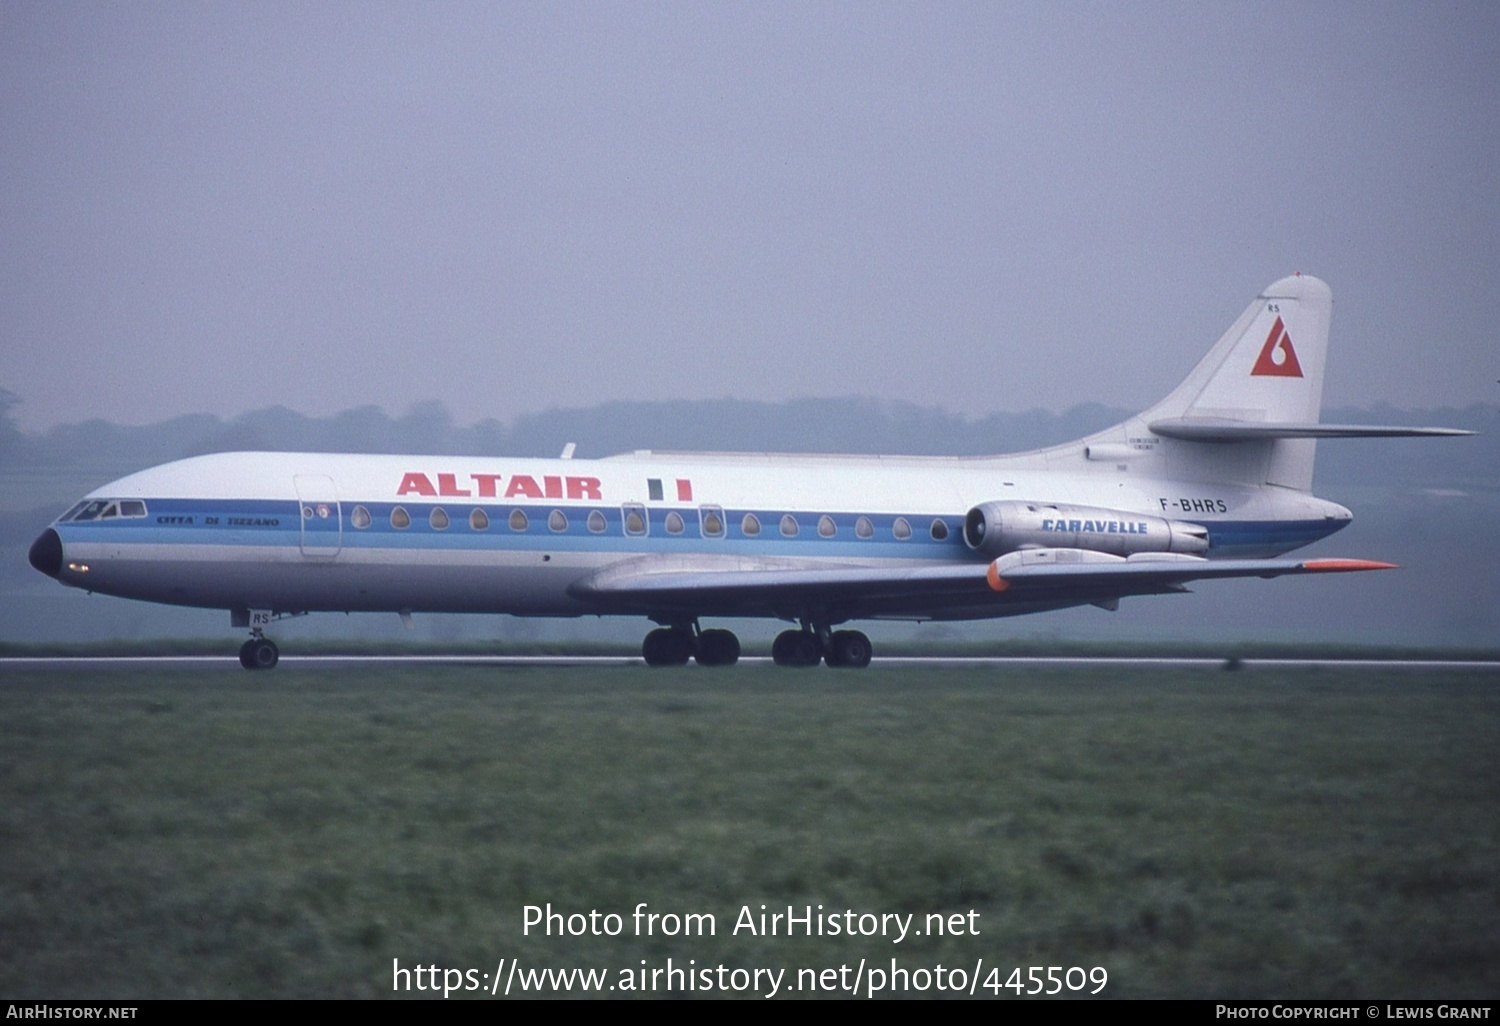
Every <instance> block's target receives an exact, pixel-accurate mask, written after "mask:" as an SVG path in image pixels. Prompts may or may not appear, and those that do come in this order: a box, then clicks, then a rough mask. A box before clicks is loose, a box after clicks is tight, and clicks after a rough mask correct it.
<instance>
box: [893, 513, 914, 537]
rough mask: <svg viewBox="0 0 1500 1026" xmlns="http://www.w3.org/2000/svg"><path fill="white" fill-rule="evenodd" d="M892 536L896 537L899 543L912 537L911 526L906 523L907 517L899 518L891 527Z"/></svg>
mask: <svg viewBox="0 0 1500 1026" xmlns="http://www.w3.org/2000/svg"><path fill="white" fill-rule="evenodd" d="M891 534H893V535H895V536H896V540H897V541H906V539H908V538H910V537H911V524H908V523H907V522H906V518H905V517H897V518H896V522H895V523H894V524H892V525H891Z"/></svg>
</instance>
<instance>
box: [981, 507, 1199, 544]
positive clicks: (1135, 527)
mask: <svg viewBox="0 0 1500 1026" xmlns="http://www.w3.org/2000/svg"><path fill="white" fill-rule="evenodd" d="M964 541H965V542H966V543H967V544H968V546H969V548H971V549H973V550H974V551H975V552H980V553H983V554H984V555H986V556H989V557H990V558H991V559H994V558H995V557H996V556H1003V555H1004V554H1005V553H1007V552H1014V551H1016V550H1017V549H1087V550H1089V551H1091V552H1108V553H1112V554H1113V555H1117V556H1128V555H1131V554H1132V553H1135V552H1181V553H1186V554H1188V555H1193V556H1201V555H1203V554H1204V553H1205V552H1207V551H1208V528H1206V527H1204V526H1203V525H1201V524H1190V523H1188V522H1186V521H1183V520H1164V519H1163V518H1161V517H1154V516H1150V515H1148V514H1145V513H1129V512H1126V511H1125V510H1119V509H1099V508H1097V507H1093V506H1063V505H1057V504H1053V503H1041V502H1021V501H1016V500H1011V501H1005V502H983V503H980V504H979V505H978V506H975V507H974V508H973V509H971V510H969V513H968V515H967V516H965V517H964Z"/></svg>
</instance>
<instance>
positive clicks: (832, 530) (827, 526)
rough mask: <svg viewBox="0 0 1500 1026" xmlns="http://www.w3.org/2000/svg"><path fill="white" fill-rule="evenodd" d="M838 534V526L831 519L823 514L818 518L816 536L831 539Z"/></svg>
mask: <svg viewBox="0 0 1500 1026" xmlns="http://www.w3.org/2000/svg"><path fill="white" fill-rule="evenodd" d="M838 533H839V529H838V525H836V524H835V523H834V522H833V517H831V516H829V515H828V514H827V513H824V514H823V515H822V516H820V517H819V518H818V535H819V537H822V538H832V537H833V536H834V535H836V534H838Z"/></svg>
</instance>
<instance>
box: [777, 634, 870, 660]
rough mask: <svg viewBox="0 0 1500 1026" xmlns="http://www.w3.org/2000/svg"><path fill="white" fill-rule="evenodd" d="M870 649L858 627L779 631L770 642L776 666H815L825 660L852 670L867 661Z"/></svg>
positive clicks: (868, 642) (867, 640) (868, 640)
mask: <svg viewBox="0 0 1500 1026" xmlns="http://www.w3.org/2000/svg"><path fill="white" fill-rule="evenodd" d="M873 654H874V649H873V648H871V646H870V639H869V638H867V637H865V636H864V634H863V633H861V632H860V631H829V629H828V628H827V627H823V628H820V629H817V630H814V629H813V628H811V627H803V628H802V629H801V630H800V631H782V632H781V633H780V634H778V635H776V640H775V641H774V642H772V643H771V660H772V661H773V662H774V663H775V664H776V665H777V666H817V665H818V663H820V662H823V663H827V664H828V665H829V666H832V667H836V668H847V669H852V670H858V669H862V668H863V667H866V666H869V665H870V656H871V655H873Z"/></svg>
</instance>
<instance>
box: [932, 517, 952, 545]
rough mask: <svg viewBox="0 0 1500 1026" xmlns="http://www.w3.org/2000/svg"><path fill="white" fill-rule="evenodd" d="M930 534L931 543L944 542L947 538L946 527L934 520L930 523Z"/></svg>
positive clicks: (939, 521)
mask: <svg viewBox="0 0 1500 1026" xmlns="http://www.w3.org/2000/svg"><path fill="white" fill-rule="evenodd" d="M931 534H932V540H933V541H943V540H945V539H946V538H947V537H948V525H947V524H945V523H943V522H942V521H941V520H934V521H933V522H932V530H931Z"/></svg>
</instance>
